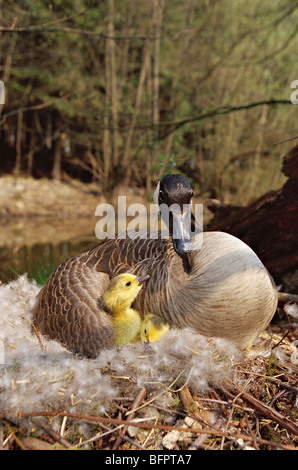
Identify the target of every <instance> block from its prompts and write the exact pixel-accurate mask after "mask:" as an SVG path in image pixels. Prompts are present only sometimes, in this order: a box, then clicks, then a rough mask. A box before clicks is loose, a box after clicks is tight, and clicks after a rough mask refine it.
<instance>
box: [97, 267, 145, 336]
mask: <svg viewBox="0 0 298 470" xmlns="http://www.w3.org/2000/svg"><path fill="white" fill-rule="evenodd" d="M147 279H149V276H135V275H134V274H130V273H123V274H119V275H118V276H116V277H114V278H113V279H112V280H111V282H110V283H109V285H108V287H107V289H106V291H105V293H104V295H103V297H102V298H103V308H106V309H107V310H108V311H109V312H111V314H112V317H113V320H112V321H113V326H114V329H115V342H114V344H115V345H119V344H124V343H130V342H133V341H136V340H137V339H138V337H139V336H140V331H141V317H140V314H139V313H138V312H137V311H136V310H134V309H133V308H131V304H132V303H133V301H134V300H135V298H136V296H137V295H138V293H139V291H140V290H141V288H142V286H143V283H144V282H145V281H146V280H147Z"/></svg>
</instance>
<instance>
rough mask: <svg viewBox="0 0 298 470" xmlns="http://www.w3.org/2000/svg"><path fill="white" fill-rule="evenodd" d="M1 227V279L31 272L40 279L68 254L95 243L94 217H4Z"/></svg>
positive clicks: (8, 279)
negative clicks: (9, 218)
mask: <svg viewBox="0 0 298 470" xmlns="http://www.w3.org/2000/svg"><path fill="white" fill-rule="evenodd" d="M0 223H1V230H0V281H1V282H2V283H6V282H9V281H11V280H13V279H15V278H17V277H18V276H19V275H20V274H23V273H28V275H29V277H30V278H33V279H36V280H37V281H38V282H39V281H40V282H39V283H42V281H45V279H46V278H47V277H48V276H49V275H50V273H51V272H52V270H53V269H54V267H55V266H57V265H58V264H59V263H61V261H63V260H64V259H65V258H67V257H69V256H73V255H77V254H80V253H83V252H85V251H87V250H89V249H90V248H92V247H94V246H96V245H97V244H98V243H99V240H98V239H97V238H96V236H95V232H94V228H95V223H96V221H95V219H94V218H90V219H88V218H86V219H84V220H82V219H78V218H74V219H72V218H67V219H61V220H59V219H58V220H57V219H55V220H54V219H53V218H47V219H41V218H37V219H30V220H28V219H13V220H6V219H5V220H2V221H1V222H0Z"/></svg>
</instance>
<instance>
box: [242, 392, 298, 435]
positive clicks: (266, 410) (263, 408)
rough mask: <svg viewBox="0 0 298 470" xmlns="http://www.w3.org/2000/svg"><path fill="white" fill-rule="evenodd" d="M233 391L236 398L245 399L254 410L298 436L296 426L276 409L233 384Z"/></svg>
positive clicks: (297, 427)
mask: <svg viewBox="0 0 298 470" xmlns="http://www.w3.org/2000/svg"><path fill="white" fill-rule="evenodd" d="M234 392H236V393H237V397H236V398H239V397H240V398H241V400H243V401H245V402H246V403H248V404H249V405H250V406H252V407H253V408H254V409H255V410H256V411H258V413H261V414H262V415H264V416H266V417H267V418H269V419H271V420H272V421H275V422H276V423H278V424H279V425H280V426H282V427H283V428H284V429H286V430H287V431H289V432H291V433H292V434H295V435H296V436H298V426H297V424H295V423H294V422H293V421H290V420H289V419H288V418H285V417H284V416H282V415H281V414H280V413H278V412H277V411H276V410H274V409H273V408H271V407H270V406H268V405H265V404H264V403H262V402H260V401H259V400H257V399H256V398H254V397H253V396H252V395H250V394H249V393H247V392H243V391H242V390H240V389H239V388H238V387H237V386H236V385H234Z"/></svg>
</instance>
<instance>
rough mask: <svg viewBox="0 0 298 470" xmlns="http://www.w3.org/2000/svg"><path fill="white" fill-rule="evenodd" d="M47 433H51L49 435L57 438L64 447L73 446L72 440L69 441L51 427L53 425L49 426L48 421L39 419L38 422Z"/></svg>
mask: <svg viewBox="0 0 298 470" xmlns="http://www.w3.org/2000/svg"><path fill="white" fill-rule="evenodd" d="M37 424H38V425H39V426H40V427H41V428H42V429H43V430H44V431H45V432H46V433H48V434H49V436H51V437H52V438H53V439H55V441H57V442H59V444H61V445H63V447H65V448H66V449H70V448H71V447H73V446H72V444H71V443H70V442H68V441H67V440H66V439H65V438H64V437H62V436H60V434H59V433H58V432H56V431H54V429H52V428H51V426H49V425H48V424H47V423H44V422H42V421H38V423H37Z"/></svg>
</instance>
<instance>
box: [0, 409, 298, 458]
mask: <svg viewBox="0 0 298 470" xmlns="http://www.w3.org/2000/svg"><path fill="white" fill-rule="evenodd" d="M32 416H68V417H69V418H73V419H84V420H90V421H95V422H96V421H97V422H106V423H113V424H124V425H125V424H127V421H126V420H122V419H115V418H106V417H103V416H92V415H84V414H80V413H70V412H68V411H63V410H58V411H38V412H35V411H33V412H28V413H22V412H20V413H19V414H18V415H17V416H15V418H18V419H21V418H28V417H32ZM0 418H5V415H4V414H3V413H0ZM129 425H130V426H136V427H139V428H143V429H161V430H163V431H174V430H175V431H182V432H191V433H193V434H213V435H217V436H227V437H229V438H231V439H243V440H244V441H249V442H251V441H252V439H251V436H247V435H246V434H241V433H239V434H232V433H228V432H225V431H220V430H215V429H195V428H184V427H176V426H170V425H165V424H149V423H144V422H136V421H132V422H131V423H130V424H129ZM257 442H258V443H260V444H266V445H270V446H272V447H280V448H282V449H286V450H297V448H296V447H294V446H291V445H286V444H281V443H276V442H271V441H265V440H264V439H260V438H257Z"/></svg>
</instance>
